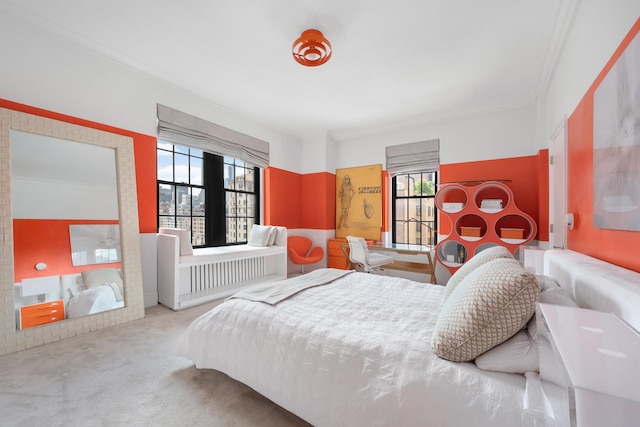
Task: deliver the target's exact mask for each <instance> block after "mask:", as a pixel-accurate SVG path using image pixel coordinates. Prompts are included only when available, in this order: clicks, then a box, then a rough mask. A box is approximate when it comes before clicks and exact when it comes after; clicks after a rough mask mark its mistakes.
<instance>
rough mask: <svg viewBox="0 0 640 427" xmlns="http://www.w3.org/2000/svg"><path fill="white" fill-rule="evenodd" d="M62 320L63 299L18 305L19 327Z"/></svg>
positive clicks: (24, 327) (30, 326)
mask: <svg viewBox="0 0 640 427" xmlns="http://www.w3.org/2000/svg"><path fill="white" fill-rule="evenodd" d="M61 320H64V301H63V300H57V301H47V302H42V303H39V304H31V305H23V306H22V307H20V323H19V326H20V329H26V328H32V327H34V326H40V325H45V324H47V323H53V322H59V321H61Z"/></svg>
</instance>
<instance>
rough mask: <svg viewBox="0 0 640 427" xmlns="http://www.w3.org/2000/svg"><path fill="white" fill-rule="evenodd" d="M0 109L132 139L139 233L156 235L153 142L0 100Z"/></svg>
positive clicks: (118, 130) (82, 120) (145, 137)
mask: <svg viewBox="0 0 640 427" xmlns="http://www.w3.org/2000/svg"><path fill="white" fill-rule="evenodd" d="M0 107H2V108H8V109H11V110H15V111H20V112H23V113H28V114H33V115H36V116H41V117H47V118H49V119H54V120H60V121H63V122H67V123H72V124H76V125H80V126H86V127H90V128H93V129H99V130H103V131H106V132H111V133H115V134H118V135H124V136H128V137H131V138H133V150H134V156H135V165H136V189H137V193H138V223H139V226H140V232H141V233H155V232H156V231H157V215H156V212H157V205H158V203H157V191H156V170H157V167H156V160H155V159H156V138H155V137H153V136H148V135H143V134H140V133H136V132H131V131H127V130H124V129H120V128H116V127H112V126H107V125H103V124H101V123H96V122H92V121H89V120H84V119H79V118H77V117H73V116H67V115H65V114H60V113H55V112H53V111H49V110H44V109H42V108H36V107H31V106H28V105H24V104H19V103H17V102H12V101H7V100H4V99H0Z"/></svg>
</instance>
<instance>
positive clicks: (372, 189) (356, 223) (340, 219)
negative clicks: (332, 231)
mask: <svg viewBox="0 0 640 427" xmlns="http://www.w3.org/2000/svg"><path fill="white" fill-rule="evenodd" d="M381 226H382V165H381V164H380V165H371V166H360V167H355V168H347V169H337V170H336V237H338V238H344V237H347V236H357V237H363V238H365V239H372V240H380V227H381Z"/></svg>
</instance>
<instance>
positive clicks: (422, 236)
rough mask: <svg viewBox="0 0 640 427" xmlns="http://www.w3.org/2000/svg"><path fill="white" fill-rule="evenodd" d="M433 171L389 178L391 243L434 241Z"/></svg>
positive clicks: (426, 243)
mask: <svg viewBox="0 0 640 427" xmlns="http://www.w3.org/2000/svg"><path fill="white" fill-rule="evenodd" d="M436 183H437V172H417V173H409V174H399V175H396V176H395V177H394V178H393V180H392V190H391V191H392V198H393V201H392V208H391V215H392V224H393V226H392V228H393V230H392V233H393V236H392V240H393V242H394V243H410V244H422V245H435V244H436V215H435V213H436V209H435V194H436Z"/></svg>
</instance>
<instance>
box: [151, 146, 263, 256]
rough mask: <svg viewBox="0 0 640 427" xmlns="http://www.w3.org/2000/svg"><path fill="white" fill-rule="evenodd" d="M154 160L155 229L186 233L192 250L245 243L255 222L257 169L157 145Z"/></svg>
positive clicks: (189, 151)
mask: <svg viewBox="0 0 640 427" xmlns="http://www.w3.org/2000/svg"><path fill="white" fill-rule="evenodd" d="M157 155H158V226H159V227H170V228H182V229H186V230H189V231H190V233H191V243H192V245H193V246H222V245H228V244H236V243H246V242H247V240H248V236H249V231H250V230H251V226H252V225H253V224H254V223H256V221H257V218H259V209H258V205H257V201H258V200H259V199H260V198H259V192H258V191H257V189H259V188H260V186H259V178H258V177H259V169H258V168H256V167H253V166H251V165H248V164H247V163H245V162H243V161H240V160H237V159H234V158H232V157H224V158H223V157H222V156H218V155H214V154H210V153H206V152H203V151H201V150H196V149H192V148H187V147H182V146H179V145H172V144H167V143H164V142H160V141H158V145H157ZM205 196H206V197H205Z"/></svg>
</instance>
